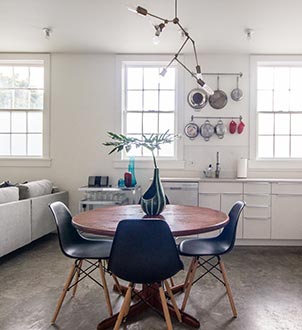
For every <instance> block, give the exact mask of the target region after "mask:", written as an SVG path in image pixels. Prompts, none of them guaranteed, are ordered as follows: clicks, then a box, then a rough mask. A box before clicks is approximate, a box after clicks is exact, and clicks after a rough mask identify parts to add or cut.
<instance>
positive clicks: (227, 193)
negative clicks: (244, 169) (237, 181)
mask: <svg viewBox="0 0 302 330" xmlns="http://www.w3.org/2000/svg"><path fill="white" fill-rule="evenodd" d="M221 195H242V193H241V192H238V193H236V192H222V193H221Z"/></svg>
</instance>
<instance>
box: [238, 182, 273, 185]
mask: <svg viewBox="0 0 302 330" xmlns="http://www.w3.org/2000/svg"><path fill="white" fill-rule="evenodd" d="M244 184H245V185H247V184H257V185H264V184H266V185H269V184H270V183H269V182H245V183H244Z"/></svg>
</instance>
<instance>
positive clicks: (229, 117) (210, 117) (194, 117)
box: [191, 115, 243, 121]
mask: <svg viewBox="0 0 302 330" xmlns="http://www.w3.org/2000/svg"><path fill="white" fill-rule="evenodd" d="M194 119H239V120H240V121H242V119H243V117H242V116H241V115H240V116H228V117H226V116H219V117H218V116H216V117H212V116H193V115H192V116H191V121H194Z"/></svg>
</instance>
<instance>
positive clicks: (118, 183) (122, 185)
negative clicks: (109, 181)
mask: <svg viewBox="0 0 302 330" xmlns="http://www.w3.org/2000/svg"><path fill="white" fill-rule="evenodd" d="M117 186H118V187H119V188H123V187H125V180H124V179H122V178H121V179H119V180H118V182H117Z"/></svg>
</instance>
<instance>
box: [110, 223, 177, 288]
mask: <svg viewBox="0 0 302 330" xmlns="http://www.w3.org/2000/svg"><path fill="white" fill-rule="evenodd" d="M108 269H109V270H110V271H111V272H112V273H114V274H115V275H116V276H118V277H120V278H121V279H124V280H126V281H129V282H133V283H154V282H159V281H162V280H165V279H167V278H169V277H172V276H173V275H175V274H176V273H177V272H178V271H180V270H181V269H183V263H182V261H181V260H180V258H179V254H178V251H177V247H176V244H175V240H174V238H173V236H172V233H171V231H170V228H169V226H168V224H167V223H166V222H165V221H164V220H158V219H156V220H145V219H132V220H122V221H120V222H119V224H118V226H117V230H116V233H115V236H114V240H113V243H112V248H111V253H110V257H109V264H108Z"/></svg>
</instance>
